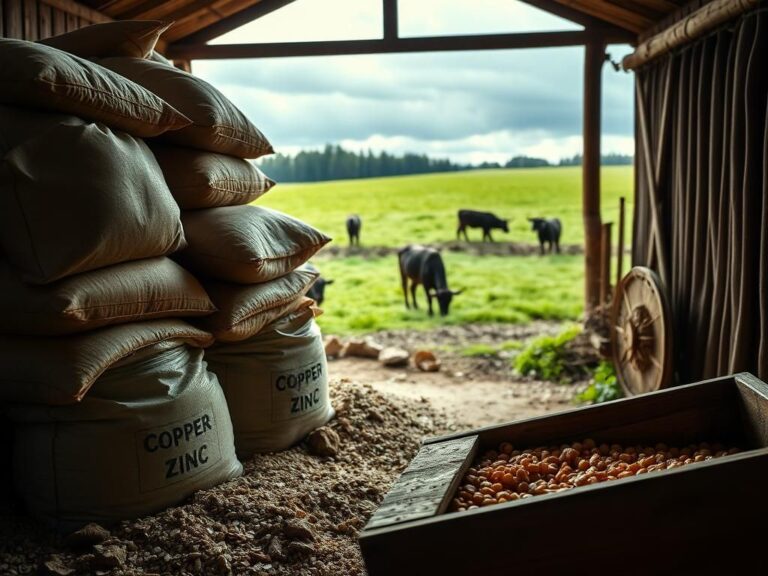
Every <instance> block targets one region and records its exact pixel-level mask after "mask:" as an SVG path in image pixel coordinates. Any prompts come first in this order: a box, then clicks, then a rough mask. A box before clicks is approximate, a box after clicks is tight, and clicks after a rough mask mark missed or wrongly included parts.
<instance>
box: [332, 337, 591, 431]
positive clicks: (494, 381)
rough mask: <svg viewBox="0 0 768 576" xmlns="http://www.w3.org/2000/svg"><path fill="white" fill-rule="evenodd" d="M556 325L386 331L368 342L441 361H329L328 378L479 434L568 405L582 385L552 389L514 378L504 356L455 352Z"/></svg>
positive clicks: (552, 385)
mask: <svg viewBox="0 0 768 576" xmlns="http://www.w3.org/2000/svg"><path fill="white" fill-rule="evenodd" d="M562 329H563V325H562V324H561V323H557V322H533V323H529V324H525V325H520V326H515V325H498V326H495V325H471V324H470V325H464V326H450V327H445V328H441V329H439V330H434V331H431V332H414V331H408V330H391V331H385V332H378V333H375V334H371V335H369V336H368V338H370V339H371V340H373V341H374V342H376V343H379V344H381V345H383V346H398V347H402V348H404V349H406V350H408V351H409V352H411V353H412V354H413V353H414V352H415V351H417V350H420V349H427V350H432V351H434V353H435V354H436V355H437V357H438V358H439V360H440V362H441V366H440V370H439V371H437V372H422V371H420V370H418V369H417V368H415V367H414V366H413V365H412V363H409V365H408V366H407V367H401V368H388V367H385V366H382V365H381V364H380V363H379V362H377V361H375V360H372V359H367V358H338V359H331V360H330V361H329V365H328V372H329V374H330V376H331V378H339V379H347V380H350V381H353V382H365V383H367V384H370V385H371V386H373V388H374V389H376V390H378V391H380V392H383V393H386V394H394V395H396V396H400V397H403V398H408V399H414V400H421V399H422V398H424V399H426V400H428V401H429V403H430V404H431V405H432V406H434V407H435V408H436V409H438V410H444V411H445V412H446V414H447V415H448V416H449V418H451V419H452V420H454V421H455V422H456V423H457V425H458V426H459V427H461V428H479V427H482V426H490V425H493V424H498V423H501V422H509V421H511V420H520V419H524V418H532V417H535V416H540V415H543V414H547V413H551V412H558V411H562V410H568V409H571V408H573V407H574V404H573V398H574V396H575V395H576V394H577V393H579V392H581V391H582V390H583V389H584V388H585V387H586V385H587V383H586V382H581V383H575V384H559V383H555V382H547V381H541V380H536V379H532V378H528V377H524V376H520V375H517V374H515V373H514V371H513V370H512V367H511V357H512V352H510V351H501V352H498V353H496V354H488V355H484V356H472V357H468V356H464V355H463V354H462V352H461V351H462V350H463V349H466V347H467V346H470V345H477V344H487V345H490V346H494V345H498V344H500V343H502V342H505V343H508V342H510V341H521V342H525V341H527V340H529V339H530V338H533V337H535V336H539V335H541V334H557V333H558V332H560V331H562Z"/></svg>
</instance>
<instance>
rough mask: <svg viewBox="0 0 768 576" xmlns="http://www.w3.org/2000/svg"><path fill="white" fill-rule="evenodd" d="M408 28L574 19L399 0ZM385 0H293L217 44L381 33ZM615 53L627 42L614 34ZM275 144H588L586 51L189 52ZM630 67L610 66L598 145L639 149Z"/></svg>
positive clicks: (465, 148)
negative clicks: (224, 56) (243, 56)
mask: <svg viewBox="0 0 768 576" xmlns="http://www.w3.org/2000/svg"><path fill="white" fill-rule="evenodd" d="M399 15H400V25H399V28H400V35H401V36H430V35H440V34H473V33H503V32H521V31H529V32H530V31H544V30H577V29H579V27H578V26H576V25H574V24H572V23H570V22H567V21H565V20H561V19H559V18H556V17H553V16H551V15H549V14H546V13H544V12H540V11H538V10H535V9H534V8H531V7H529V6H527V5H525V4H523V3H521V2H517V1H516V0H400V2H399ZM381 29H382V16H381V1H380V0H296V1H295V2H294V3H293V4H290V5H288V6H286V7H285V8H282V9H280V10H278V11H276V12H274V13H272V14H270V15H268V16H265V17H263V18H260V19H259V20H257V21H254V22H252V23H250V24H248V25H246V26H243V27H242V28H240V29H238V30H235V31H233V32H231V33H229V34H227V35H226V36H222V37H221V38H219V39H217V40H215V41H214V43H235V42H288V41H300V40H340V39H365V38H381V36H382V33H381ZM608 51H609V53H610V54H611V56H612V57H613V59H614V60H620V58H621V57H622V56H623V55H624V54H626V53H628V52H629V51H630V48H629V47H628V46H611V47H609V50H608ZM193 70H194V72H195V74H198V75H199V76H201V77H202V78H205V79H206V80H208V81H209V82H211V83H213V84H214V85H216V86H217V87H218V88H219V89H221V90H222V91H223V92H224V93H225V94H226V95H227V96H228V97H229V98H231V99H232V100H233V101H234V102H235V103H236V104H237V105H238V106H239V107H240V108H241V109H242V110H243V111H244V112H245V113H246V114H247V115H248V116H249V117H250V118H251V120H252V121H253V122H254V123H255V124H256V125H257V126H259V128H261V129H262V130H263V131H264V133H265V134H266V135H267V136H268V137H269V139H270V140H271V141H272V142H273V144H274V145H275V148H276V149H277V151H279V152H283V153H287V154H293V153H295V152H296V151H298V150H301V149H309V148H320V147H322V146H323V145H324V144H325V143H334V144H335V143H338V144H341V145H342V146H344V147H345V148H347V149H353V150H367V149H372V150H374V151H375V152H379V151H382V150H386V151H387V152H389V153H395V154H402V153H403V152H416V153H426V154H429V155H430V156H433V157H440V158H445V157H449V158H451V159H452V160H454V161H457V162H469V163H479V162H482V161H498V162H505V161H506V160H508V159H509V158H510V157H512V156H515V155H519V154H525V155H530V156H538V157H543V158H547V159H548V160H550V161H553V162H556V161H557V160H559V159H560V158H563V157H567V156H572V155H573V154H576V153H580V152H581V149H582V141H581V118H582V84H583V80H582V77H583V49H582V48H551V49H533V50H498V51H477V52H449V53H415V54H385V55H374V56H367V55H366V56H334V57H312V58H270V59H260V60H256V59H254V60H208V61H195V62H194V63H193ZM632 90H633V84H632V76H631V75H630V74H626V73H624V72H616V71H614V69H613V68H612V67H611V66H609V65H606V66H605V68H604V73H603V151H604V152H606V153H607V152H619V153H625V154H631V153H632V152H633V149H634V145H633V137H632V132H633V128H632V126H633V124H632V122H633V120H632V105H633V104H632Z"/></svg>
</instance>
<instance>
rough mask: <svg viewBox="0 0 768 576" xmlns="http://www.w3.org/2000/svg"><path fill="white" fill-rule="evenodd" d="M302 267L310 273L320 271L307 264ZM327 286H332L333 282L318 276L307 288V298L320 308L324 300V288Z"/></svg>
mask: <svg viewBox="0 0 768 576" xmlns="http://www.w3.org/2000/svg"><path fill="white" fill-rule="evenodd" d="M304 267H305V268H306V269H307V270H310V271H312V272H317V273H318V274H319V273H320V271H319V270H318V269H317V268H315V266H314V265H312V264H310V263H309V262H307V263H306V264H305V265H304ZM329 284H333V280H331V279H326V278H323V277H322V276H318V277H317V280H315V281H314V283H313V284H312V286H310V287H309V290H307V296H309V297H310V298H312V299H313V300H314V301H315V302H317V305H318V306H320V305H321V304H322V303H323V300H325V287H326V286H328V285H329Z"/></svg>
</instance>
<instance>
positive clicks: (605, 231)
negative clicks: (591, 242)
mask: <svg viewBox="0 0 768 576" xmlns="http://www.w3.org/2000/svg"><path fill="white" fill-rule="evenodd" d="M611 227H612V222H606V223H605V224H603V227H602V230H601V232H602V234H601V237H600V245H601V252H600V256H601V258H600V304H601V305H603V304H605V303H606V302H608V293H609V292H610V288H611Z"/></svg>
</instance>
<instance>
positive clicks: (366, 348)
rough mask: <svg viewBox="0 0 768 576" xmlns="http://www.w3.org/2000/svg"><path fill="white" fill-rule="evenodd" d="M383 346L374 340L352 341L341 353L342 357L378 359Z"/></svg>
mask: <svg viewBox="0 0 768 576" xmlns="http://www.w3.org/2000/svg"><path fill="white" fill-rule="evenodd" d="M382 348H383V347H382V346H381V345H380V344H377V343H376V342H374V341H373V340H370V339H366V340H350V341H349V342H347V343H346V344H345V345H344V348H343V349H342V351H341V355H342V356H345V357H346V356H357V357H359V358H374V359H378V358H379V354H381V350H382Z"/></svg>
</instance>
